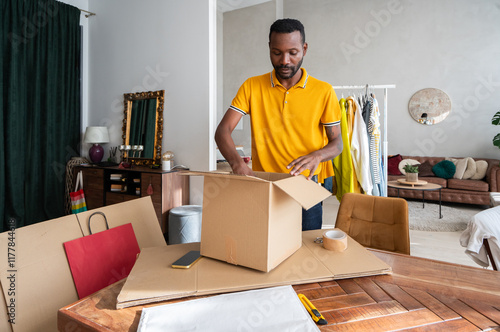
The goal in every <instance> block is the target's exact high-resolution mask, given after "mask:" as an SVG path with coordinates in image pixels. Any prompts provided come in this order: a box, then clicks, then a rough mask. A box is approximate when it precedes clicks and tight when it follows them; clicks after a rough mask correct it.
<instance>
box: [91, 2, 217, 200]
mask: <svg viewBox="0 0 500 332" xmlns="http://www.w3.org/2000/svg"><path fill="white" fill-rule="evenodd" d="M89 4H90V7H89V8H90V9H89V10H90V11H92V12H95V13H96V14H97V16H94V17H92V18H91V20H92V21H91V22H90V28H89V30H90V45H89V49H90V82H89V86H90V88H89V91H90V92H89V113H88V124H89V125H103V126H107V127H108V128H109V131H110V139H111V143H109V144H107V145H106V146H105V149H106V150H107V148H109V147H110V146H117V145H119V144H121V142H122V140H121V135H122V120H123V94H124V93H130V92H139V91H153V90H165V109H164V113H163V118H164V131H163V142H162V145H163V151H166V150H171V151H173V152H174V154H175V164H182V165H186V166H188V167H190V168H191V169H194V170H208V169H210V168H213V167H215V152H214V151H213V149H212V150H211V145H210V142H211V140H213V127H214V126H215V100H216V99H215V97H212V96H211V94H212V95H214V94H215V91H216V89H215V88H213V89H210V86H214V84H215V83H214V82H215V76H216V73H215V72H211V70H213V69H215V60H216V57H215V54H216V50H215V49H212V48H211V47H210V43H212V47H214V46H215V40H213V39H214V36H215V28H216V25H215V15H216V6H215V3H214V1H212V0H210V1H206V0H184V1H177V0H144V1H134V0H104V1H102V0H89ZM211 112H212V114H214V115H213V116H211ZM105 157H106V156H105ZM200 181H201V180H200V179H196V178H192V181H191V183H192V186H191V189H192V190H191V199H192V203H193V204H197V203H198V202H199V201H200V200H201V197H200V188H201V182H200Z"/></svg>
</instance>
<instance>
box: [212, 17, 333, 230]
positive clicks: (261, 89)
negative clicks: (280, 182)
mask: <svg viewBox="0 0 500 332" xmlns="http://www.w3.org/2000/svg"><path fill="white" fill-rule="evenodd" d="M307 47H308V46H307V43H306V42H305V32H304V26H303V25H302V23H300V22H299V21H298V20H294V19H282V20H277V21H276V22H274V23H273V24H272V25H271V29H270V32H269V50H270V56H271V63H272V65H273V67H274V70H273V71H272V72H271V73H268V74H264V75H261V76H255V77H251V78H249V79H248V80H246V81H245V83H243V85H242V86H241V87H240V89H239V90H238V93H237V95H236V97H235V98H234V99H233V101H232V103H231V106H230V107H229V109H228V110H227V112H226V114H225V115H224V117H223V119H222V121H221V122H220V124H219V126H218V127H217V131H216V133H215V140H216V142H217V145H218V147H219V150H220V152H221V153H222V155H223V156H224V158H226V160H227V161H228V162H229V164H230V165H231V168H232V170H233V173H235V174H242V175H253V170H255V171H265V172H277V173H288V172H289V173H290V174H292V175H298V174H303V175H304V176H306V177H307V178H308V179H312V180H314V181H316V182H318V181H319V182H321V183H322V182H323V180H324V179H325V178H327V177H330V176H332V175H333V167H332V162H331V160H332V159H333V158H335V157H336V156H337V155H339V154H340V153H341V152H342V137H341V134H340V126H339V124H340V117H341V113H340V107H339V103H338V100H337V96H336V94H335V91H334V90H333V87H332V86H331V85H330V84H328V83H326V82H322V81H320V80H317V79H315V78H313V77H311V76H309V75H308V74H307V72H306V70H305V69H304V68H301V65H302V60H303V57H304V55H305V54H306V52H307ZM247 114H249V115H250V119H251V125H252V168H253V170H252V169H250V168H249V167H248V166H247V165H246V164H245V163H244V162H243V160H242V158H241V157H240V156H239V154H238V153H237V151H236V147H235V144H234V141H233V139H232V137H231V133H232V132H233V130H234V128H235V127H236V125H237V124H238V122H239V121H240V119H241V117H242V116H244V115H247ZM322 218H323V207H322V205H321V203H320V204H318V205H316V206H314V207H312V208H311V209H309V210H307V211H305V210H304V211H303V213H302V229H303V230H309V229H319V228H321V225H322Z"/></svg>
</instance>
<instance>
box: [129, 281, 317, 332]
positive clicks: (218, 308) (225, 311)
mask: <svg viewBox="0 0 500 332" xmlns="http://www.w3.org/2000/svg"><path fill="white" fill-rule="evenodd" d="M137 331H138V332H160V331H161V332H163V331H204V332H205V331H217V332H221V331H231V332H235V331H236V332H239V331H241V332H246V331H283V332H284V331H289V332H292V331H297V332H299V331H300V332H308V331H319V329H318V327H317V326H316V323H314V321H313V320H312V318H311V316H310V315H309V313H308V312H307V310H306V309H305V307H304V306H303V305H302V302H300V300H299V298H298V297H297V294H296V293H295V291H294V290H293V288H292V286H280V287H272V288H265V289H258V290H251V291H245V292H239V293H231V294H222V295H217V296H212V297H207V298H202V299H196V300H191V301H185V302H179V303H173V304H165V305H161V306H156V307H151V308H145V309H143V310H142V315H141V320H140V322H139V328H138V330H137Z"/></svg>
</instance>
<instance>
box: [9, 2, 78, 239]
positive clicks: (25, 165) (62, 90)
mask: <svg viewBox="0 0 500 332" xmlns="http://www.w3.org/2000/svg"><path fill="white" fill-rule="evenodd" d="M1 6H2V14H1V15H2V20H1V22H0V38H1V43H0V64H1V66H2V70H1V71H0V88H1V93H0V128H1V134H0V216H2V219H3V220H2V223H1V225H0V227H1V228H0V231H5V230H7V229H8V228H7V226H8V225H10V224H11V223H15V226H16V227H21V226H25V225H29V224H33V223H36V222H40V221H44V220H48V219H52V218H57V217H60V216H63V215H64V214H65V209H64V202H65V196H64V195H65V167H66V163H67V161H68V160H69V159H70V158H71V157H72V156H75V155H78V152H77V151H78V144H79V139H80V72H79V71H80V51H81V46H80V38H81V37H80V23H79V22H80V10H79V9H77V8H75V7H73V6H70V5H67V4H64V3H60V2H57V1H54V0H22V1H19V0H2V5H1Z"/></svg>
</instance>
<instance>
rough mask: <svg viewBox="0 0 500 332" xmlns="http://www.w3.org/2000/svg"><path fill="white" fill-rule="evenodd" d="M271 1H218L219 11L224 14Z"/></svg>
mask: <svg viewBox="0 0 500 332" xmlns="http://www.w3.org/2000/svg"><path fill="white" fill-rule="evenodd" d="M269 1H272V0H217V9H218V10H219V11H221V12H223V13H224V12H230V11H232V10H236V9H241V8H245V7H250V6H255V5H258V4H261V3H264V2H269Z"/></svg>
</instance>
